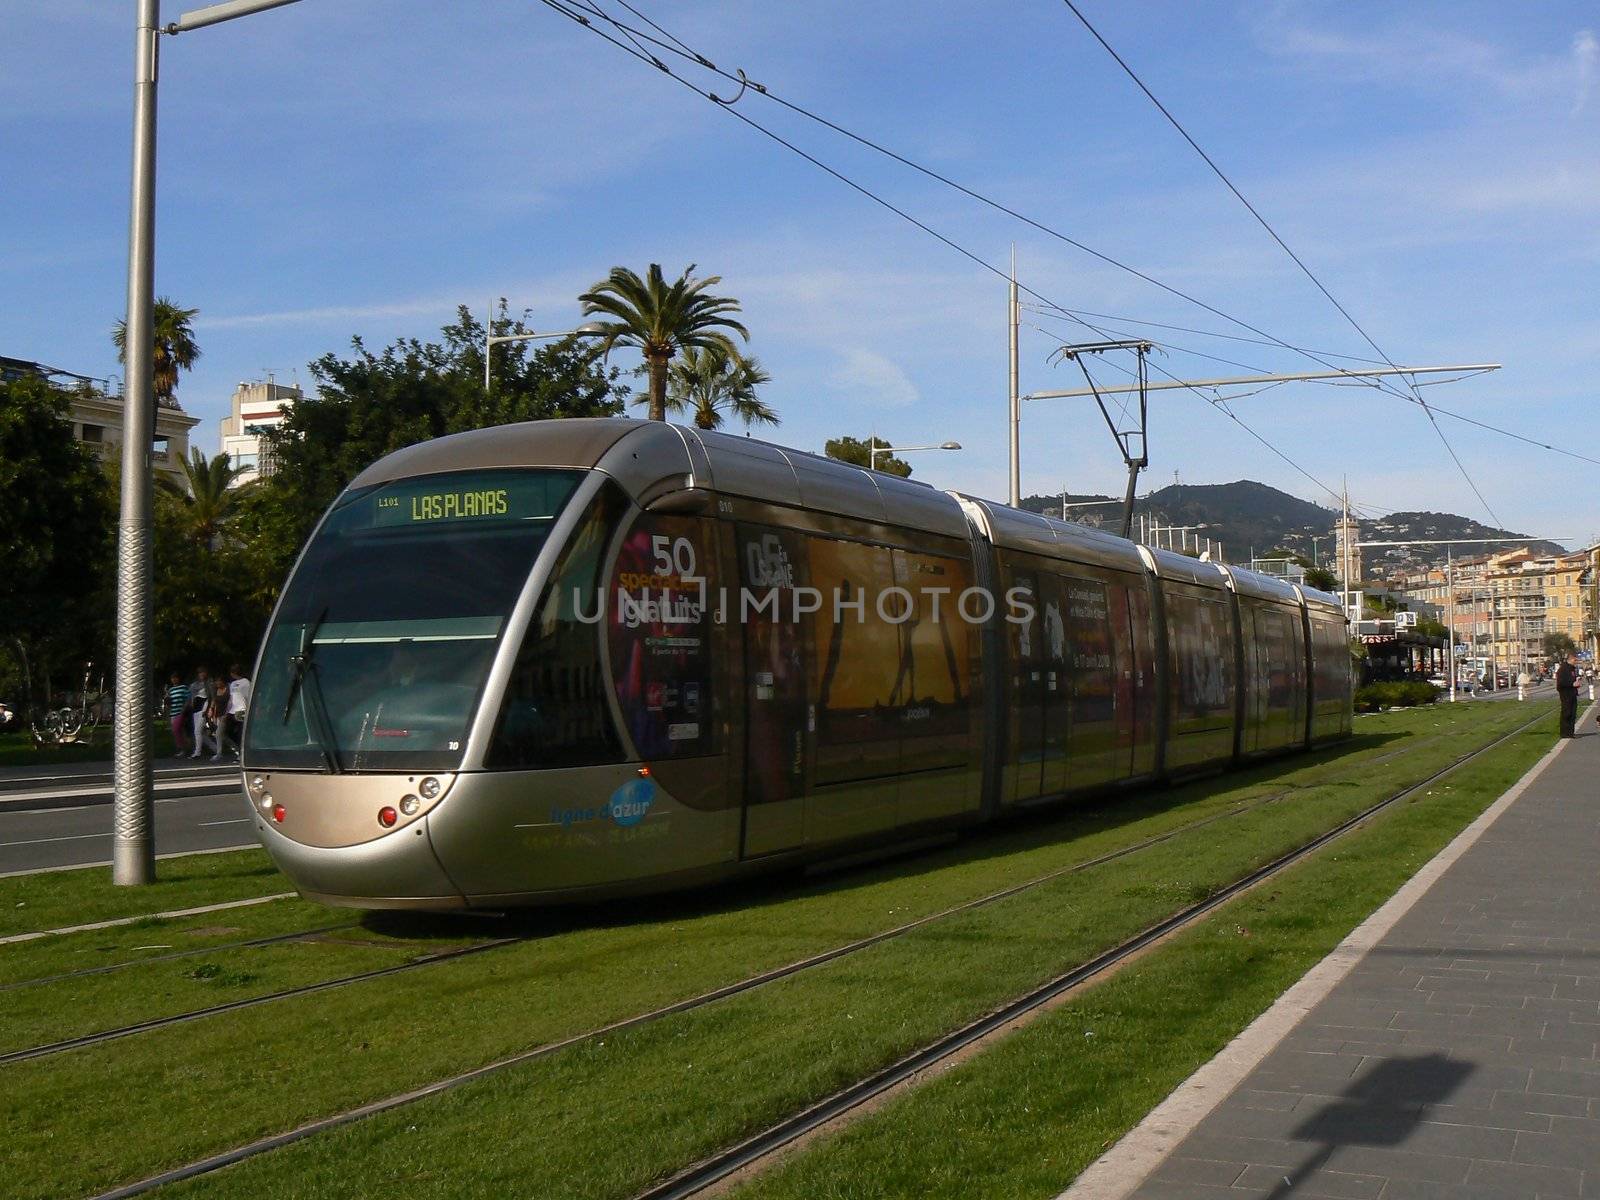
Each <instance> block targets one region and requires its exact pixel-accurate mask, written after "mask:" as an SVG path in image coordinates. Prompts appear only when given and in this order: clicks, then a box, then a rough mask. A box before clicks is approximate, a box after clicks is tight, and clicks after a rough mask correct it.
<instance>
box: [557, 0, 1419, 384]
mask: <svg viewBox="0 0 1600 1200" xmlns="http://www.w3.org/2000/svg"><path fill="white" fill-rule="evenodd" d="M540 2H541V3H543V4H544V5H545V6H546V7H548V8H551V9H552V10H554V11H556V12H559V13H561V14H562V15H563V16H565V17H567V18H569V19H571V20H574V21H577V22H578V23H579V24H581V25H583V26H585V27H586V28H588V29H589V30H590V31H591V32H593V33H595V34H597V35H599V36H601V37H604V38H605V39H606V40H607V41H609V42H611V43H612V44H613V45H618V47H619V49H623V50H624V51H625V52H627V49H628V48H627V47H625V46H620V45H619V43H618V42H617V40H616V39H615V38H613V37H611V36H610V35H608V34H606V33H605V31H604V30H601V29H598V28H596V27H595V26H594V24H593V23H592V22H591V21H590V20H589V19H588V17H587V16H585V15H584V14H583V12H574V11H572V9H571V8H569V7H567V5H568V4H572V5H574V6H577V7H581V8H582V9H583V10H584V12H587V13H589V14H592V15H593V16H595V17H598V18H599V19H600V20H602V21H605V22H606V23H607V24H608V25H611V26H612V27H614V28H616V29H618V30H619V31H621V30H626V31H628V32H629V33H631V34H633V35H634V36H636V37H640V38H642V39H643V40H644V41H647V42H649V43H650V44H651V45H653V46H655V47H657V48H658V49H660V50H663V51H665V52H667V53H669V54H672V55H675V56H678V57H681V58H684V59H687V60H689V61H691V62H694V63H695V64H696V65H698V66H701V67H704V68H705V69H706V70H708V71H711V72H712V73H713V74H715V75H718V76H720V77H721V78H723V79H726V80H728V81H729V82H730V83H738V84H740V85H741V88H744V87H746V86H748V87H749V88H750V89H751V90H753V91H755V92H757V93H758V94H759V95H761V96H763V97H765V98H766V99H768V100H771V101H772V102H773V103H774V104H777V105H779V106H780V107H782V108H784V109H787V110H788V111H790V112H792V113H794V114H795V115H797V116H801V117H804V118H805V119H807V120H809V121H813V122H815V123H816V124H818V125H821V126H823V127H824V128H826V129H828V130H830V131H832V132H834V133H837V134H839V135H840V136H841V137H845V138H848V139H849V140H851V141H853V142H855V143H857V144H858V145H861V146H864V147H866V148H867V149H869V150H871V151H873V152H874V153H876V154H880V155H882V156H884V157H885V158H888V159H890V160H892V161H894V162H897V163H899V164H900V165H902V166H904V167H906V168H908V169H910V170H912V171H916V172H917V173H919V174H921V175H923V176H925V177H927V178H929V179H932V180H934V181H936V182H938V183H941V184H943V185H944V186H946V187H948V188H951V189H953V190H955V191H957V192H960V193H961V194H962V195H964V196H966V197H968V198H969V199H972V200H975V201H977V202H978V203H980V204H983V205H985V206H987V207H989V208H991V209H993V210H994V211H996V212H999V213H1003V214H1004V215H1006V216H1008V217H1011V218H1013V219H1014V220H1017V221H1020V222H1022V223H1023V224H1025V225H1027V226H1029V227H1030V228H1033V229H1036V230H1038V231H1039V232H1040V233H1043V234H1045V235H1046V236H1048V237H1051V238H1054V239H1056V240H1057V241H1060V242H1063V243H1064V244H1066V245H1069V246H1071V247H1073V248H1074V249H1076V250H1079V251H1081V252H1083V253H1084V254H1087V255H1089V256H1090V257H1092V258H1095V259H1098V260H1099V261H1101V262H1103V263H1105V264H1106V265H1108V266H1110V267H1114V268H1115V269H1117V270H1119V271H1123V272H1126V273H1127V274H1129V275H1132V276H1133V277H1134V278H1136V279H1140V280H1142V281H1144V282H1145V283H1148V284H1150V285H1151V286H1152V287H1156V288H1159V289H1160V290H1161V291H1164V292H1167V293H1168V294H1169V295H1172V296H1175V297H1177V298H1178V299H1180V300H1183V301H1185V302H1186V303H1189V304H1193V305H1195V306H1196V307H1199V308H1202V309H1204V310H1205V311H1207V312H1209V313H1211V314H1212V315H1213V316H1217V317H1220V318H1221V319H1223V320H1224V321H1227V322H1229V323H1230V324H1233V325H1237V326H1238V327H1239V328H1241V329H1246V330H1249V331H1250V332H1251V333H1254V334H1257V335H1258V336H1260V337H1262V338H1265V339H1267V342H1268V344H1270V345H1274V346H1277V347H1280V348H1281V349H1284V350H1288V351H1291V352H1292V353H1295V354H1299V355H1302V356H1303V357H1305V358H1308V359H1310V360H1311V361H1312V362H1315V363H1318V364H1319V365H1321V366H1324V367H1327V368H1328V369H1329V370H1330V371H1340V370H1342V368H1340V367H1339V366H1337V365H1336V364H1334V363H1331V362H1328V361H1327V360H1326V359H1325V358H1324V357H1322V356H1321V354H1320V353H1319V352H1317V351H1312V350H1308V349H1306V348H1305V347H1303V346H1297V345H1295V344H1293V343H1292V342H1289V341H1286V340H1284V339H1283V338H1280V337H1278V336H1276V335H1275V334H1272V333H1270V332H1268V331H1267V330H1265V329H1262V328H1260V327H1258V326H1256V325H1253V324H1251V323H1250V322H1249V321H1247V320H1245V319H1244V318H1242V317H1236V316H1234V315H1232V314H1231V313H1228V312H1225V311H1224V310H1222V309H1220V308H1218V307H1216V306H1215V305H1212V304H1209V303H1207V302H1206V301H1204V300H1201V299H1199V298H1198V297H1196V296H1193V295H1191V294H1189V293H1188V292H1185V291H1183V290H1182V289H1181V288H1178V287H1175V286H1173V285H1172V284H1169V283H1166V282H1165V281H1163V280H1161V279H1158V278H1157V277H1155V276H1153V275H1150V274H1148V273H1147V272H1145V271H1142V270H1140V269H1139V268H1138V267H1135V266H1132V265H1131V264H1129V263H1125V262H1123V261H1121V260H1120V259H1117V258H1115V257H1113V256H1112V255H1109V254H1107V253H1105V252H1104V251H1101V250H1096V249H1095V248H1094V247H1093V246H1089V245H1087V244H1085V243H1083V242H1080V241H1078V240H1077V239H1076V238H1073V237H1071V236H1070V235H1068V234H1065V233H1063V232H1061V231H1060V230H1058V229H1055V228H1053V227H1051V226H1050V225H1047V224H1045V223H1044V222H1043V221H1040V220H1038V219H1037V218H1034V217H1030V216H1028V215H1026V214H1025V213H1022V212H1019V211H1017V210H1016V209H1014V208H1011V207H1010V206H1008V205H1006V204H1004V203H1002V202H1001V201H999V200H996V199H994V198H993V197H992V196H987V195H985V194H983V193H982V192H979V191H977V190H976V189H974V188H971V187H968V186H967V185H965V184H963V183H960V182H959V181H957V180H955V179H952V178H950V177H949V176H947V175H944V174H942V173H940V172H939V171H936V170H934V169H933V168H931V167H928V166H925V165H923V164H922V163H919V162H917V161H916V160H914V159H911V158H908V157H907V156H905V155H903V154H900V153H899V152H898V151H895V150H891V149H890V148H888V147H887V146H884V145H882V144H881V143H879V142H876V141H874V140H873V139H871V138H869V137H866V136H865V135H863V134H859V133H856V132H855V131H854V130H851V129H849V128H847V127H845V126H843V125H840V124H839V123H838V122H836V121H833V120H831V119H830V118H828V117H824V116H822V115H820V114H818V113H815V112H813V111H811V110H810V109H808V108H806V107H805V106H804V105H801V104H798V103H796V102H794V101H791V100H787V99H785V98H784V97H783V96H781V95H779V94H777V93H775V92H773V91H772V89H771V88H769V87H767V86H765V85H762V84H756V83H753V82H752V81H751V80H750V79H749V78H748V76H746V75H745V74H744V72H743V71H739V72H737V73H731V72H729V71H726V70H724V69H723V68H721V67H719V66H717V65H716V64H715V63H714V62H712V61H711V60H710V59H708V58H707V57H706V56H705V55H703V54H700V53H698V52H696V51H694V50H690V49H686V48H685V49H679V48H678V47H676V46H673V45H671V44H669V43H668V42H666V41H663V40H662V39H660V38H657V37H655V36H654V35H651V34H648V33H646V32H645V31H643V30H641V29H639V28H637V27H635V26H630V25H628V24H627V23H626V22H624V21H619V20H618V19H617V18H616V17H614V16H612V15H611V14H609V13H607V12H606V11H605V10H604V9H603V8H602V7H601V6H600V5H599V3H598V2H597V0H540ZM630 11H631V10H630ZM657 28H659V26H658V27H657ZM668 36H670V35H668ZM674 40H676V39H674ZM635 57H638V58H640V59H641V60H642V61H645V62H648V63H650V65H652V66H654V67H657V68H658V69H660V70H662V71H664V72H665V73H667V74H668V75H671V76H672V77H673V78H674V79H676V80H677V81H678V82H679V83H682V84H684V86H686V87H689V88H691V89H692V90H694V91H696V92H698V93H699V94H700V95H702V96H704V97H706V98H707V99H709V100H713V101H715V102H716V103H718V104H720V105H723V106H730V105H731V104H732V103H733V101H728V100H722V99H721V98H719V97H717V96H714V95H712V94H711V93H709V92H707V91H705V90H703V89H701V88H698V87H696V86H695V85H694V84H692V83H690V82H689V81H688V80H686V79H684V78H682V77H681V76H679V75H676V74H674V73H673V72H672V71H671V70H670V69H669V68H668V67H667V66H666V65H665V64H664V63H662V62H661V61H660V59H658V58H656V57H654V56H653V55H651V54H639V53H636V54H635ZM741 94H742V92H741ZM737 98H738V97H735V99H737ZM745 119H746V120H748V118H745ZM751 123H752V124H753V125H756V127H757V128H762V130H763V132H768V131H766V130H765V129H764V127H761V126H759V125H758V124H756V123H755V122H751ZM768 136H772V137H776V136H777V135H774V134H771V133H770V132H768ZM1034 294H1035V295H1037V293H1034ZM1051 307H1053V308H1058V309H1061V311H1063V312H1069V311H1070V310H1067V309H1065V308H1062V306H1060V305H1054V304H1052V305H1051ZM1087 327H1088V328H1091V329H1092V328H1094V327H1093V326H1087ZM1337 357H1348V356H1343V355H1340V356H1337ZM1390 365H1391V366H1392V365H1393V364H1392V363H1391V364H1390ZM1360 382H1361V385H1362V386H1364V387H1372V388H1376V389H1377V390H1379V391H1384V392H1388V393H1389V394H1391V395H1393V396H1396V397H1398V398H1400V399H1404V400H1410V401H1413V402H1415V401H1414V398H1413V397H1412V396H1411V395H1409V394H1408V393H1407V392H1405V391H1403V390H1400V389H1397V388H1395V387H1393V386H1392V385H1390V384H1389V383H1388V382H1387V381H1385V380H1383V379H1370V380H1361V381H1360Z"/></svg>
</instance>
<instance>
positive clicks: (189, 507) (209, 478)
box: [156, 446, 246, 549]
mask: <svg viewBox="0 0 1600 1200" xmlns="http://www.w3.org/2000/svg"><path fill="white" fill-rule="evenodd" d="M180 465H181V466H182V468H183V480H184V481H183V482H182V483H179V482H177V481H176V480H175V479H173V478H172V477H171V476H170V475H161V476H159V477H158V478H157V480H156V486H157V487H158V488H160V489H161V490H162V491H163V492H165V493H167V495H168V496H169V497H170V498H171V500H172V503H173V507H174V509H175V510H176V514H177V515H178V516H179V518H180V521H181V524H182V525H183V527H184V530H185V535H186V536H187V537H188V539H189V540H190V541H192V542H194V543H196V544H197V545H200V546H204V547H206V548H207V549H215V548H216V545H217V542H218V539H219V538H220V537H221V536H222V532H223V529H224V528H225V527H226V526H227V524H228V522H229V521H231V520H232V519H233V516H234V514H235V513H236V512H237V511H238V508H239V498H240V496H241V494H242V493H243V492H244V491H245V490H246V489H243V488H238V487H235V486H234V484H235V482H236V481H237V480H238V478H239V476H240V475H242V474H244V470H245V468H243V467H236V466H234V465H233V463H232V462H231V461H230V459H229V457H228V455H227V454H218V455H216V456H215V457H213V458H209V459H208V458H207V457H206V456H205V453H204V452H203V451H202V450H201V449H200V448H199V447H198V446H191V447H190V448H189V457H188V458H187V459H184V460H183V461H182V463H181V464H180Z"/></svg>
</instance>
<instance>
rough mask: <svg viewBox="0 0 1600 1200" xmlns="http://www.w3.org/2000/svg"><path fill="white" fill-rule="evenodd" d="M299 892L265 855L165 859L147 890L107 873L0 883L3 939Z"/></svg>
mask: <svg viewBox="0 0 1600 1200" xmlns="http://www.w3.org/2000/svg"><path fill="white" fill-rule="evenodd" d="M109 820H110V817H109V816H108V817H107V821H108V822H109ZM293 890H294V889H293V888H292V887H290V886H289V882H288V880H286V879H284V877H283V876H282V875H281V874H279V872H278V869H277V868H276V867H274V866H273V865H272V862H271V860H270V859H268V858H267V854H266V851H264V850H238V851H231V852H228V853H223V854H193V855H186V856H185V857H183V858H170V859H165V860H163V861H161V862H158V863H157V864H156V882H155V883H153V884H151V885H150V886H148V887H137V888H127V887H115V886H113V885H112V883H111V868H109V867H88V868H84V869H81V870H70V871H47V872H44V873H42V874H38V875H14V876H12V877H11V878H9V879H0V937H7V936H9V935H11V934H15V933H34V932H36V931H39V930H44V929H61V928H64V927H66V926H69V925H87V924H89V923H91V922H94V921H109V920H116V919H118V918H122V917H137V916H143V915H145V914H147V913H158V912H170V911H172V910H173V909H180V908H198V907H200V906H201V905H202V904H220V903H224V902H226V901H229V900H246V899H250V898H252V897H256V896H268V895H272V894H274V893H276V892H283V891H293ZM12 949H13V948H12V947H0V958H9V957H10V951H11V950H12Z"/></svg>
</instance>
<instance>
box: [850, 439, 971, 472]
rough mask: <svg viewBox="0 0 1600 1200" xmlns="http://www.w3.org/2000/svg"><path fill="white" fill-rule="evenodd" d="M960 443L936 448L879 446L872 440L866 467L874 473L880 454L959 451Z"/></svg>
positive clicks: (950, 443)
mask: <svg viewBox="0 0 1600 1200" xmlns="http://www.w3.org/2000/svg"><path fill="white" fill-rule="evenodd" d="M959 449H961V443H960V442H940V443H939V444H938V445H937V446H880V445H878V443H877V441H876V440H874V441H873V443H872V448H871V449H870V450H868V451H867V465H868V466H870V467H871V468H872V469H873V470H874V471H876V470H877V469H878V455H880V454H910V453H912V452H913V451H916V450H959Z"/></svg>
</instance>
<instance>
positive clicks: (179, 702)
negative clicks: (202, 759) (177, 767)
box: [167, 671, 189, 758]
mask: <svg viewBox="0 0 1600 1200" xmlns="http://www.w3.org/2000/svg"><path fill="white" fill-rule="evenodd" d="M167 719H168V720H169V721H171V723H172V752H173V753H174V754H176V755H177V756H178V757H179V758H182V757H183V756H184V755H185V754H187V753H189V730H188V724H189V685H188V684H186V683H184V682H183V676H182V675H180V674H178V672H176V671H174V672H173V673H172V686H170V687H169V688H167Z"/></svg>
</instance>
